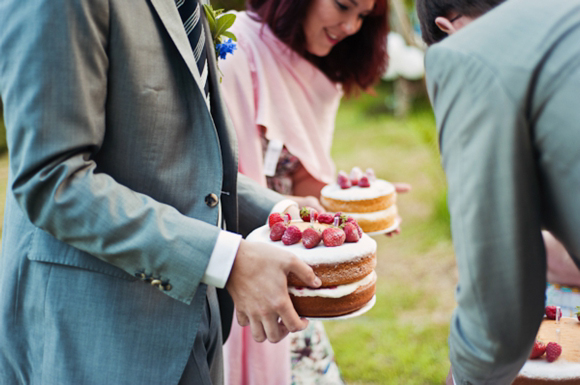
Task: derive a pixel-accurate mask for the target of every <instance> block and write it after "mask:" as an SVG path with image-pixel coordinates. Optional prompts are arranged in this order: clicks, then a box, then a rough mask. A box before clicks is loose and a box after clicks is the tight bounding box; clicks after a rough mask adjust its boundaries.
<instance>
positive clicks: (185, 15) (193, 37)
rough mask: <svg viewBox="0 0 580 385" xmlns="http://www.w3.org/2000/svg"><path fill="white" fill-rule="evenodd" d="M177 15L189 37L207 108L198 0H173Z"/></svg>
mask: <svg viewBox="0 0 580 385" xmlns="http://www.w3.org/2000/svg"><path fill="white" fill-rule="evenodd" d="M175 5H177V10H178V11H179V16H181V21H182V22H183V26H184V27H185V33H187V37H188V38H189V42H190V44H191V48H192V50H193V56H194V57H195V61H196V62H197V69H198V70H199V74H200V78H201V83H202V84H203V85H204V91H205V92H204V93H205V95H204V96H205V102H206V103H207V105H208V108H209V82H208V81H207V75H208V65H207V50H206V47H205V31H204V29H203V24H202V19H201V18H202V16H203V13H204V11H203V8H202V6H201V4H200V3H199V1H198V0H175Z"/></svg>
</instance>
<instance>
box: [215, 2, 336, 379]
mask: <svg viewBox="0 0 580 385" xmlns="http://www.w3.org/2000/svg"><path fill="white" fill-rule="evenodd" d="M231 31H232V32H233V33H234V34H235V35H236V37H237V39H238V49H237V50H236V51H234V54H233V55H229V56H228V57H227V59H226V60H222V61H220V63H219V67H220V69H221V71H222V73H223V79H222V84H221V86H222V87H223V91H224V92H223V93H222V94H223V95H224V97H225V101H226V104H227V106H228V109H229V112H230V115H231V118H232V121H233V123H234V126H235V128H236V131H237V136H238V145H239V146H238V147H239V170H240V172H242V173H243V174H245V175H247V176H249V177H250V178H252V179H254V180H255V181H257V182H259V183H261V184H262V185H264V186H265V185H266V178H265V176H264V168H263V156H262V147H261V142H260V131H259V126H263V127H265V128H266V138H268V139H269V140H272V139H278V140H280V141H282V143H284V145H285V146H286V147H287V148H288V150H289V151H290V153H292V154H293V155H295V156H296V157H298V159H300V161H301V163H302V164H303V165H304V167H305V168H306V170H307V171H308V172H309V173H310V175H312V176H313V177H314V178H316V179H318V180H320V181H321V182H324V183H331V182H332V181H333V180H334V173H335V167H334V163H333V161H332V159H331V157H330V148H331V145H332V136H333V132H334V123H335V118H336V112H337V110H338V106H339V103H340V99H341V97H342V89H341V87H340V86H339V85H337V84H335V83H333V82H331V81H330V80H329V79H328V78H327V77H326V76H325V75H324V74H323V73H322V72H321V71H320V70H318V69H317V68H316V67H314V66H313V65H312V64H311V63H310V62H308V61H306V60H305V59H304V58H302V57H301V56H299V55H297V54H295V53H294V52H293V51H291V50H290V49H289V48H288V47H287V46H286V45H285V44H284V43H282V42H281V41H280V40H278V38H276V36H274V34H273V33H272V31H271V30H270V28H269V27H268V26H264V25H262V24H261V23H259V22H256V21H254V20H253V19H251V18H250V17H249V15H248V14H247V13H245V12H240V13H237V18H236V21H235V23H234V25H233V27H232V28H231ZM289 340H290V339H289V338H285V339H284V340H283V341H281V342H279V343H278V344H271V343H269V342H268V341H266V342H264V343H257V342H255V341H254V340H253V339H252V335H251V331H250V328H249V327H246V328H242V327H240V326H239V325H238V324H237V322H236V321H234V323H233V326H232V331H231V333H230V336H229V338H228V341H227V343H226V344H225V346H224V360H225V379H226V385H272V384H276V385H285V384H290V382H291V373H290V343H289Z"/></svg>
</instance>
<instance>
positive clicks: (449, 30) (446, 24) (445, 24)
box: [435, 16, 457, 35]
mask: <svg viewBox="0 0 580 385" xmlns="http://www.w3.org/2000/svg"><path fill="white" fill-rule="evenodd" d="M435 25H437V27H438V28H439V29H440V30H441V31H443V32H445V33H446V34H448V35H452V34H454V33H455V32H457V30H456V29H455V27H454V26H453V24H451V21H449V19H448V18H446V17H443V16H438V17H436V18H435Z"/></svg>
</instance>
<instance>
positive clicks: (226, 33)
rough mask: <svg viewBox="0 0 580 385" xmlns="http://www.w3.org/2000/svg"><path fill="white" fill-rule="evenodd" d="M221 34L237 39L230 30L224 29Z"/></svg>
mask: <svg viewBox="0 0 580 385" xmlns="http://www.w3.org/2000/svg"><path fill="white" fill-rule="evenodd" d="M222 35H224V36H226V37H229V38H230V39H232V40H233V41H238V39H237V38H236V35H234V34H233V33H231V32H230V31H224V32H223V33H222Z"/></svg>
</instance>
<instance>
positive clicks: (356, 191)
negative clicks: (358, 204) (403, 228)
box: [320, 179, 395, 201]
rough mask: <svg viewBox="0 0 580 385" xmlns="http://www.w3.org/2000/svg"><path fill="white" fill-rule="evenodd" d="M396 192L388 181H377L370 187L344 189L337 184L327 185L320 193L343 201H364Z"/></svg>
mask: <svg viewBox="0 0 580 385" xmlns="http://www.w3.org/2000/svg"><path fill="white" fill-rule="evenodd" d="M393 192H395V186H393V185H392V184H391V183H389V182H387V181H386V180H382V179H377V180H375V181H374V182H371V186H370V187H358V186H352V187H350V188H347V189H342V188H341V187H340V186H339V185H338V184H337V183H333V184H329V185H326V186H324V187H323V188H322V190H321V191H320V195H322V196H323V197H328V198H331V199H337V200H341V201H362V200H366V199H376V198H378V197H382V196H385V195H388V194H391V193H393Z"/></svg>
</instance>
